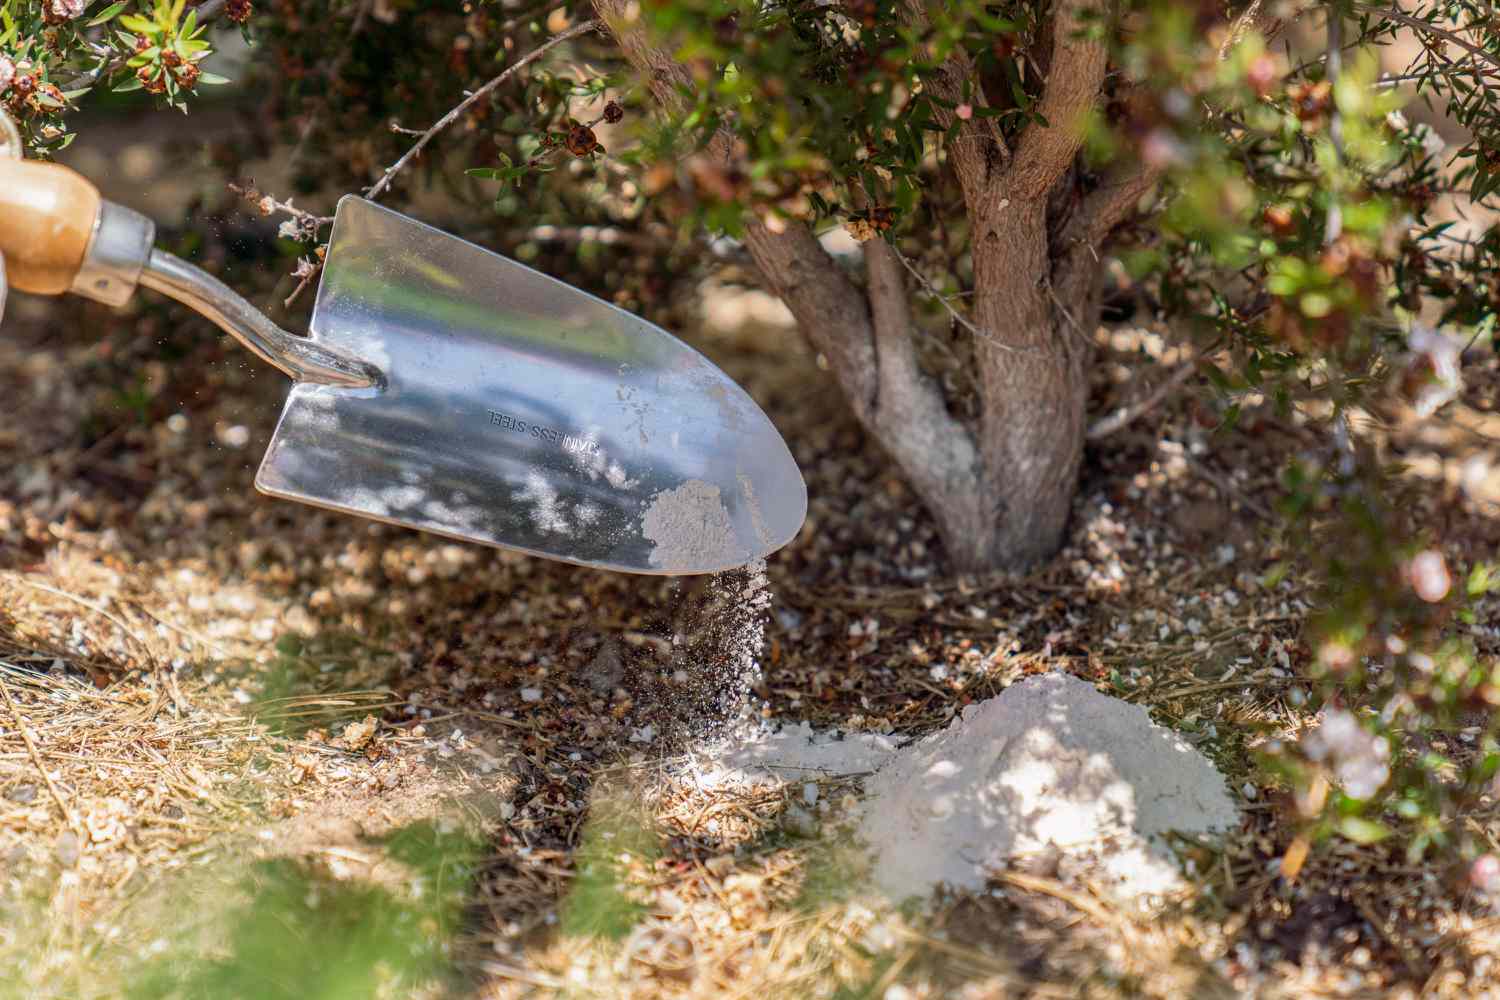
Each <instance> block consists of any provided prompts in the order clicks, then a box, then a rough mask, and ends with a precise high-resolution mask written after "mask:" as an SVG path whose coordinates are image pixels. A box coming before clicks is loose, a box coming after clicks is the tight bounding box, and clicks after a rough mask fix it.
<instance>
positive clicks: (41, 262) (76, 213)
mask: <svg viewBox="0 0 1500 1000" xmlns="http://www.w3.org/2000/svg"><path fill="white" fill-rule="evenodd" d="M98 219H99V191H98V189H97V188H95V187H94V185H92V184H90V183H89V182H88V181H87V180H85V179H84V178H83V177H82V176H81V175H79V174H77V173H75V172H74V171H72V170H69V169H68V168H67V167H64V166H61V165H59V164H56V163H40V162H37V161H34V160H11V159H6V158H3V157H0V254H3V255H4V256H5V271H6V274H7V276H8V277H9V279H10V286H11V287H12V288H18V289H20V290H21V291H23V292H34V293H36V294H38V295H61V294H62V293H63V292H66V291H67V290H68V289H69V288H70V287H72V285H73V277H74V275H76V274H77V273H78V269H79V268H80V267H81V266H83V254H84V251H86V250H87V249H88V247H89V239H90V238H91V237H92V236H93V235H94V224H95V222H97V221H98Z"/></svg>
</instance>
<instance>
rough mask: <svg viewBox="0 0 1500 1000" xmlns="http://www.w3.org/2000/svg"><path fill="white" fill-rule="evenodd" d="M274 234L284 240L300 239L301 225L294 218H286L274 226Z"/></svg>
mask: <svg viewBox="0 0 1500 1000" xmlns="http://www.w3.org/2000/svg"><path fill="white" fill-rule="evenodd" d="M276 235H277V236H280V237H281V238H282V239H284V240H300V239H301V238H302V227H301V226H299V225H298V224H297V220H296V219H287V220H286V221H285V222H283V223H282V224H281V225H280V226H278V227H277V228H276Z"/></svg>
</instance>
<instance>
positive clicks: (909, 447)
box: [594, 0, 1156, 572]
mask: <svg viewBox="0 0 1500 1000" xmlns="http://www.w3.org/2000/svg"><path fill="white" fill-rule="evenodd" d="M1092 3H1093V0H1054V2H1053V4H1052V10H1051V16H1052V18H1053V19H1055V21H1056V22H1057V23H1056V24H1054V25H1053V30H1052V31H1051V32H1050V33H1047V34H1046V36H1045V39H1044V40H1043V41H1042V43H1041V44H1042V45H1043V46H1044V47H1046V48H1048V49H1049V51H1047V52H1045V53H1042V55H1043V56H1044V57H1045V58H1043V59H1042V60H1041V62H1042V63H1045V64H1046V65H1047V68H1048V73H1047V76H1048V80H1047V83H1046V85H1045V90H1044V93H1043V95H1042V97H1041V100H1040V101H1039V104H1038V111H1039V113H1040V115H1041V117H1042V118H1044V119H1045V120H1046V121H1047V122H1048V123H1049V125H1047V126H1042V125H1040V124H1033V125H1031V126H1029V127H1028V128H1026V129H1025V130H1024V131H1023V132H1022V133H1021V134H1020V136H1019V137H1018V138H1017V140H1016V148H1015V149H1014V150H1012V149H1010V148H1009V147H1008V146H1007V143H1006V139H1005V136H1004V135H1003V134H1002V132H1001V130H1000V128H999V126H998V124H997V120H996V119H995V117H993V116H991V115H985V114H981V113H979V112H978V111H977V110H976V111H975V112H973V113H971V114H970V115H968V116H966V117H965V118H963V119H961V120H960V119H958V118H957V117H956V116H955V115H954V113H953V111H952V109H953V108H957V107H958V106H959V105H960V104H965V103H967V104H971V105H973V106H975V107H976V108H983V107H984V106H985V105H986V99H985V96H984V94H983V90H982V88H981V87H977V86H975V72H974V66H973V64H972V63H971V62H970V60H969V58H968V56H967V55H966V54H964V52H963V51H962V49H958V50H956V51H954V52H952V53H950V54H949V55H948V56H947V58H946V61H945V62H944V63H943V65H942V66H941V67H940V68H939V69H938V70H937V71H935V72H933V73H932V74H931V76H930V79H929V80H928V81H926V83H927V85H928V86H930V87H931V89H932V91H933V93H934V94H935V95H936V96H938V97H939V98H941V99H942V101H943V105H942V107H941V108H940V109H939V110H938V111H937V112H936V115H937V118H938V124H940V125H941V126H942V127H943V128H944V129H951V130H952V131H953V136H952V137H951V141H949V142H948V144H947V146H946V152H947V158H948V162H949V164H950V165H951V166H952V168H953V171H954V174H955V175H956V177H957V178H958V182H959V186H960V188H961V189H962V191H963V196H964V202H965V206H966V208H967V212H968V216H969V221H970V224H971V232H972V233H973V245H972V247H971V253H972V257H973V261H974V295H973V300H972V312H971V316H970V319H971V321H972V322H970V323H968V324H967V325H969V326H970V327H971V329H972V330H973V331H974V334H975V337H976V342H975V358H976V365H977V381H978V385H979V392H980V396H981V417H980V420H979V424H978V426H977V427H972V428H971V427H967V426H965V425H964V424H963V423H962V422H960V421H959V420H957V419H955V418H954V417H953V416H952V415H951V414H950V413H949V412H948V408H947V405H946V402H945V400H944V399H943V396H942V390H941V388H940V387H939V386H938V385H937V384H936V383H935V381H934V380H932V379H931V378H930V377H928V376H927V375H926V374H925V373H924V372H923V371H922V370H921V368H920V366H919V364H918V362H917V355H916V347H915V343H914V341H913V334H912V320H911V291H910V289H909V288H908V285H907V274H906V272H905V267H904V266H903V263H902V261H901V258H900V257H899V250H898V249H896V248H894V247H893V246H891V245H890V244H887V243H886V242H885V241H884V240H882V239H872V240H870V241H869V242H867V243H866V244H865V246H864V259H865V284H864V287H863V288H860V287H859V286H858V285H856V284H855V283H854V282H853V281H851V280H850V278H849V277H848V276H847V275H846V274H845V273H844V272H843V271H842V270H841V269H840V267H839V266H838V264H837V263H835V262H834V261H833V259H832V258H831V257H829V255H828V254H827V252H826V251H824V249H823V248H822V246H821V245H820V244H819V243H818V241H817V239H816V238H815V237H814V236H813V234H812V232H811V231H809V230H808V228H807V227H806V226H804V225H802V224H800V223H796V222H791V223H787V224H785V225H778V226H777V228H776V230H775V231H772V230H771V229H770V228H768V227H767V226H765V225H763V224H761V223H760V222H758V221H755V220H753V219H752V220H750V221H749V222H748V223H747V225H746V240H745V242H746V246H747V248H748V249H749V251H750V253H751V256H752V257H754V259H755V262H756V264H757V266H758V267H759V269H760V271H761V274H762V275H763V276H764V278H765V283H766V285H767V286H768V290H770V291H772V292H774V293H775V294H776V295H778V296H779V297H780V298H781V299H782V301H783V302H785V303H786V305H787V307H788V308H789V309H790V310H791V312H792V315H793V316H795V317H796V319H797V322H798V325H799V326H800V327H801V328H802V330H803V332H804V333H805V335H806V336H807V338H808V340H809V341H810V342H811V344H812V346H813V348H814V349H815V350H817V351H818V353H819V354H821V355H822V356H823V357H824V358H825V359H826V360H827V362H828V367H829V368H830V370H831V371H832V373H833V375H834V377H835V378H836V379H837V380H838V383H839V386H840V388H841V389H842V390H843V392H844V395H845V397H846V398H847V399H848V401H849V406H850V409H851V410H852V411H853V413H854V416H855V417H856V419H858V420H859V422H860V424H861V425H862V426H863V427H864V428H865V429H866V431H867V432H868V433H869V434H870V436H871V437H873V438H874V439H875V440H876V441H878V442H879V443H880V445H881V446H882V447H883V448H884V449H885V450H886V452H887V453H888V454H889V455H890V456H891V458H892V460H893V461H894V462H895V463H896V464H897V465H898V466H899V467H900V469H901V471H902V473H903V474H904V475H905V477H906V479H907V481H908V482H909V483H910V484H911V486H912V488H913V490H915V492H916V494H917V495H918V496H919V497H920V498H921V500H922V502H923V504H924V505H925V506H926V507H927V509H928V511H929V512H931V514H932V515H933V517H934V519H935V520H936V521H937V524H938V528H939V532H940V533H941V535H942V539H943V545H944V547H945V550H946V552H947V556H948V562H949V565H950V566H951V567H952V568H953V569H955V570H957V571H959V572H986V571H991V570H995V569H1017V570H1018V569H1026V568H1029V567H1030V566H1033V565H1035V564H1036V563H1038V562H1040V561H1041V560H1043V559H1046V558H1047V557H1049V556H1051V555H1052V554H1053V553H1054V552H1056V551H1057V549H1058V548H1059V546H1060V545H1061V544H1062V541H1063V536H1064V532H1065V531H1066V528H1067V523H1068V514H1069V510H1070V508H1071V504H1072V498H1073V493H1074V490H1075V488H1076V484H1077V478H1078V469H1079V464H1080V461H1081V459H1082V456H1083V446H1084V438H1085V434H1086V429H1087V424H1086V421H1085V412H1084V411H1085V404H1086V402H1087V398H1088V366H1089V363H1090V360H1091V353H1092V351H1091V341H1092V335H1093V331H1094V327H1095V324H1096V323H1097V321H1098V315H1099V308H1098V294H1097V283H1098V275H1099V264H1098V261H1099V254H1098V252H1097V248H1098V247H1099V246H1101V245H1102V244H1103V243H1104V242H1105V241H1106V240H1107V239H1108V238H1109V236H1110V234H1111V232H1112V231H1113V230H1114V229H1115V228H1116V227H1117V226H1118V225H1119V224H1120V222H1122V221H1123V220H1124V219H1125V218H1126V217H1127V216H1129V215H1130V214H1131V213H1132V212H1133V211H1134V209H1135V207H1136V203H1137V202H1138V201H1139V199H1140V198H1141V196H1142V195H1143V194H1145V193H1146V192H1147V191H1148V190H1149V189H1150V188H1151V187H1152V185H1153V184H1154V182H1155V179H1156V175H1155V174H1154V173H1153V172H1151V171H1149V170H1142V169H1140V168H1134V169H1127V170H1125V171H1124V172H1123V174H1122V175H1120V176H1109V177H1106V178H1104V179H1103V180H1102V182H1101V183H1100V185H1099V186H1098V187H1097V188H1096V189H1095V190H1094V191H1092V192H1091V193H1089V194H1087V195H1083V196H1081V197H1080V196H1079V195H1078V194H1077V188H1076V186H1075V183H1074V181H1075V176H1074V160H1075V158H1076V156H1077V153H1078V148H1079V144H1080V142H1081V139H1082V135H1083V123H1084V121H1085V119H1086V116H1087V114H1088V113H1089V112H1090V111H1091V109H1092V108H1093V107H1094V106H1095V104H1096V102H1097V101H1098V98H1099V93H1100V89H1101V87H1102V85H1103V82H1104V74H1105V69H1106V65H1105V64H1106V54H1105V50H1104V46H1103V44H1102V43H1100V42H1098V41H1097V40H1091V38H1090V36H1089V35H1088V34H1087V33H1086V32H1085V31H1084V30H1083V29H1084V28H1085V23H1084V22H1085V20H1086V14H1085V12H1086V9H1087V7H1088V6H1089V5H1090V4H1092ZM594 5H595V7H596V8H597V10H598V11H599V14H600V16H601V17H602V18H603V19H604V20H605V22H606V23H607V24H608V25H609V27H610V30H611V31H613V32H614V33H615V34H616V36H618V37H619V39H620V43H621V48H622V51H623V52H624V54H625V56H626V57H627V58H628V59H629V60H630V62H631V63H632V64H633V65H634V66H635V67H636V69H637V70H638V71H639V72H640V74H641V76H642V78H643V79H644V80H645V81H646V83H647V84H648V86H649V87H650V88H651V91H652V93H653V94H654V95H655V97H656V99H657V100H658V102H660V103H661V104H662V105H663V106H664V107H666V108H667V109H669V110H671V111H675V112H679V113H680V112H682V111H683V110H684V109H685V107H686V102H685V99H684V96H683V95H684V93H685V91H686V89H687V88H689V87H690V86H691V85H692V83H691V76H690V74H688V73H687V71H686V70H685V69H684V68H683V67H682V66H680V65H679V64H677V63H676V62H675V61H674V60H673V58H672V55H671V53H670V51H668V50H667V49H666V48H664V47H661V46H659V45H657V44H655V43H654V42H653V40H652V39H650V38H648V37H647V36H646V34H645V32H644V31H643V29H642V27H641V25H640V24H639V23H638V18H637V17H636V16H635V15H634V14H633V13H632V5H631V4H629V3H628V2H627V0H594ZM906 16H908V17H909V19H911V20H913V21H914V22H916V21H920V20H922V19H923V18H925V14H924V12H923V7H922V5H921V4H920V3H917V2H916V0H912V3H911V4H910V8H909V10H908V12H907V15H906ZM944 108H946V109H947V110H943V109H944ZM699 155H707V156H709V157H711V158H712V159H714V160H721V161H722V160H729V159H731V158H732V157H733V156H735V155H736V153H735V143H734V139H733V136H732V134H730V133H729V132H727V131H725V132H720V133H719V134H718V135H716V136H714V137H713V138H712V140H711V141H710V142H709V143H708V145H707V147H706V149H705V150H704V152H703V153H701V154H699ZM1049 205H1050V206H1052V207H1054V208H1056V207H1058V206H1061V207H1063V208H1067V207H1068V206H1071V207H1072V211H1071V212H1064V213H1059V212H1056V211H1053V212H1049ZM1059 214H1062V215H1064V216H1065V217H1063V218H1061V219H1060V220H1059V219H1058V218H1057V217H1056V216H1058V215H1059Z"/></svg>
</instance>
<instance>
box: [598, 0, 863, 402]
mask: <svg viewBox="0 0 1500 1000" xmlns="http://www.w3.org/2000/svg"><path fill="white" fill-rule="evenodd" d="M594 9H595V11H597V12H598V14H599V18H600V20H602V21H603V22H604V23H605V24H606V25H607V26H608V27H609V30H610V31H611V32H612V33H613V34H614V35H615V38H616V40H617V41H618V42H619V45H620V51H621V52H623V53H624V55H625V58H626V59H627V60H628V61H629V62H630V64H631V66H633V67H634V68H635V70H636V72H637V73H639V74H640V75H641V77H642V78H643V79H644V80H645V81H646V83H647V86H648V87H649V88H650V90H651V94H652V96H653V97H654V98H655V99H656V102H657V103H658V104H660V105H661V106H662V108H663V109H665V110H666V111H667V112H668V113H669V114H676V115H681V114H684V113H686V112H687V111H688V109H689V95H690V94H691V93H692V88H693V78H692V74H690V73H689V72H688V71H687V68H686V67H684V66H682V65H681V64H680V63H678V62H677V61H676V60H675V59H673V58H672V54H671V53H670V52H669V51H668V50H666V49H663V48H660V47H658V46H657V45H655V44H654V43H653V42H652V40H651V38H650V36H649V35H648V34H647V32H646V29H645V26H644V25H642V24H641V23H640V10H639V7H637V5H636V4H635V3H633V2H631V0H594ZM733 152H734V136H733V133H731V132H729V131H727V130H721V131H720V132H719V133H718V134H717V135H715V136H714V137H713V138H712V139H711V140H709V144H708V154H709V155H710V156H711V157H712V158H714V159H716V160H720V161H722V160H725V159H728V158H729V157H730V156H731V155H732V154H733ZM778 228H779V231H777V232H772V231H771V230H770V229H769V228H767V227H766V225H765V224H764V223H761V222H759V221H757V220H753V219H752V220H750V221H749V222H747V223H746V225H745V246H746V247H747V248H748V249H749V251H750V256H751V257H753V258H754V259H755V264H756V266H757V267H758V268H759V269H760V272H761V274H762V276H763V277H764V278H765V281H766V284H767V285H769V286H770V290H771V291H772V292H774V293H775V294H776V295H777V297H778V298H780V299H781V300H782V301H783V302H785V303H786V306H787V308H788V309H790V310H791V312H792V315H793V316H794V317H795V318H796V320H797V324H798V326H799V327H801V329H802V331H803V335H804V336H806V337H807V339H808V341H809V342H810V343H811V344H812V346H813V349H814V350H816V351H818V352H819V353H821V354H822V355H823V356H824V357H825V358H827V359H828V364H829V367H830V368H831V369H832V370H833V373H834V375H835V377H837V379H838V381H839V385H840V386H841V387H842V388H843V390H844V393H845V395H847V396H848V397H849V405H850V407H851V408H852V409H853V410H854V414H855V416H856V417H858V418H859V420H860V421H861V422H862V423H865V424H867V425H868V424H869V423H870V421H872V420H873V419H874V414H875V399H876V357H875V344H874V339H873V331H872V330H871V327H870V306H869V303H868V302H867V301H866V299H865V296H864V293H863V292H861V291H860V290H859V288H857V287H856V286H855V285H854V283H853V282H852V281H850V280H849V278H848V277H847V276H846V275H845V274H844V272H843V271H841V270H840V269H839V266H838V264H837V263H836V262H835V261H834V259H833V258H832V257H830V256H829V255H828V251H826V250H824V249H823V246H822V244H820V243H819V242H818V241H817V238H816V237H814V236H813V234H812V232H811V231H810V230H809V229H808V228H807V226H805V225H803V224H802V223H800V222H788V223H786V224H785V225H784V226H781V227H778Z"/></svg>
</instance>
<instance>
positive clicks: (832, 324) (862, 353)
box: [745, 222, 877, 424]
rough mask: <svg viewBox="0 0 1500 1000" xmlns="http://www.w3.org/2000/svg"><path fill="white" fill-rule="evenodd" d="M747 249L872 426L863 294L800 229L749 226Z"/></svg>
mask: <svg viewBox="0 0 1500 1000" xmlns="http://www.w3.org/2000/svg"><path fill="white" fill-rule="evenodd" d="M872 242H873V241H872ZM745 245H746V246H747V247H749V249H750V256H751V257H753V258H755V263H756V266H757V267H759V268H760V271H761V274H762V275H763V276H764V277H765V279H766V282H767V283H768V284H769V285H770V286H771V291H773V292H774V293H775V294H776V296H777V297H778V298H780V299H781V301H783V302H785V303H786V307H787V308H788V309H790V310H791V312H792V315H793V316H794V317H795V318H796V320H797V325H798V326H800V327H801V328H802V332H803V334H804V335H805V336H806V337H807V339H808V341H809V342H811V344H812V346H813V348H814V350H817V351H818V352H820V353H821V354H822V355H823V356H824V357H826V358H827V359H828V365H829V367H830V368H831V369H833V373H834V375H835V376H837V377H838V380H839V383H840V385H841V386H842V387H843V389H844V393H845V394H846V395H847V396H848V397H849V405H850V407H851V408H852V409H853V410H854V414H855V416H857V417H858V418H859V419H860V421H861V422H863V423H867V424H868V423H869V422H871V421H872V420H873V419H874V416H875V405H876V395H877V382H876V366H877V358H876V354H875V344H874V339H873V331H872V330H871V329H870V306H869V303H868V302H867V301H866V299H865V296H864V294H863V293H861V292H860V290H859V289H858V288H857V287H855V285H854V283H853V282H852V281H850V280H849V279H848V277H846V276H845V274H844V272H843V271H842V270H840V269H839V266H838V264H837V263H836V262H835V261H834V259H833V258H832V257H830V256H829V255H828V251H827V250H824V249H823V245H822V244H821V243H819V242H818V241H817V238H816V237H814V236H813V234H812V233H811V232H810V231H809V230H808V228H807V227H806V226H804V225H801V224H800V223H799V224H795V225H788V226H787V228H786V230H785V231H784V232H781V233H773V232H771V231H770V230H769V229H767V228H766V227H765V226H764V225H762V224H760V223H758V222H751V223H749V224H748V225H747V226H746V227H745Z"/></svg>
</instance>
